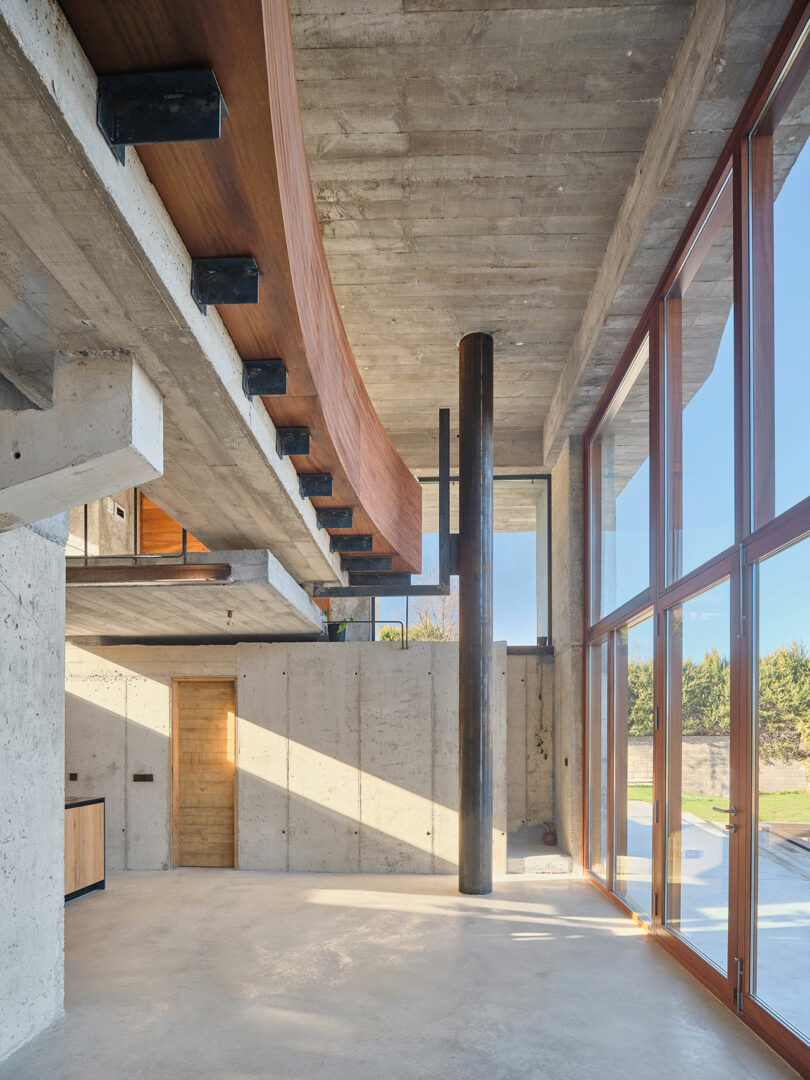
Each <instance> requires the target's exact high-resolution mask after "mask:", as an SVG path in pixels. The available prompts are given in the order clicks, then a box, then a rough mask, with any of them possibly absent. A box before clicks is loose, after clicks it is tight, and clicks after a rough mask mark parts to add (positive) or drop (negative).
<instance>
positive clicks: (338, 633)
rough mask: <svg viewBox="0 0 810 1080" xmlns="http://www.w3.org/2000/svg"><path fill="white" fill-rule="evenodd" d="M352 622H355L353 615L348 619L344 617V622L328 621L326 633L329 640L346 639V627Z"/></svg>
mask: <svg viewBox="0 0 810 1080" xmlns="http://www.w3.org/2000/svg"><path fill="white" fill-rule="evenodd" d="M350 622H354V619H353V618H351V616H350V617H349V618H348V619H344V620H343V622H328V623H327V624H326V635H327V637H328V639H329V641H345V640H346V627H347V626H348V625H349V623H350Z"/></svg>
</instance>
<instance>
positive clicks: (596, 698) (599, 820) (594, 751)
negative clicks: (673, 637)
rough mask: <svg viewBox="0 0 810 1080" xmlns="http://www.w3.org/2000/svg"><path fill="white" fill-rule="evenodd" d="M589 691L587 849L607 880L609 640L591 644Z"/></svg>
mask: <svg viewBox="0 0 810 1080" xmlns="http://www.w3.org/2000/svg"><path fill="white" fill-rule="evenodd" d="M589 662H590V669H589V670H590V674H589V693H588V698H589V701H588V714H589V718H588V753H589V758H588V770H589V772H588V775H589V781H590V783H589V786H590V794H589V799H588V852H589V863H588V865H589V866H590V868H591V870H592V871H593V873H594V874H596V875H597V876H598V877H600V878H601V879H602V880H603V881H606V880H607V752H608V692H607V670H608V647H607V640H605V641H601V642H599V643H598V644H597V645H591V647H590V657H589Z"/></svg>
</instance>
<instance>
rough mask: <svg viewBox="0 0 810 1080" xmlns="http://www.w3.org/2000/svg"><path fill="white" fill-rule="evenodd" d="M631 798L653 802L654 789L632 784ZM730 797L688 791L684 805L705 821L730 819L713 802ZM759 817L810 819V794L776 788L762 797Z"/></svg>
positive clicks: (689, 811)
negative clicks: (715, 810) (692, 793)
mask: <svg viewBox="0 0 810 1080" xmlns="http://www.w3.org/2000/svg"><path fill="white" fill-rule="evenodd" d="M627 797H628V799H635V800H637V801H638V802H646V803H651V802H652V801H653V789H652V788H651V787H646V786H644V785H640V784H639V785H631V786H630V787H629V788H628V789H627ZM727 801H728V800H727V799H721V798H719V797H716V798H714V799H712V798H710V797H709V796H708V795H690V794H689V792H684V795H683V809H684V810H685V811H686V812H687V813H689V814H694V815H695V817H699V818H703V820H704V821H728V814H716V813H715V812H714V810H712V805H713V804H717V805H719V806H722V805H723V803H725V802H727ZM759 817H760V820H761V821H810V798H808V797H807V795H805V793H804V792H803V791H774V792H773V793H772V794H770V795H760V797H759Z"/></svg>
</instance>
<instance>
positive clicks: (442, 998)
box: [0, 870, 795, 1080]
mask: <svg viewBox="0 0 810 1080" xmlns="http://www.w3.org/2000/svg"><path fill="white" fill-rule="evenodd" d="M66 940H67V945H66V957H67V958H66V968H67V1002H66V1005H67V1014H66V1016H65V1018H64V1019H63V1020H61V1021H59V1022H58V1023H56V1024H55V1025H54V1026H53V1027H51V1028H50V1029H48V1031H47V1032H45V1033H44V1034H43V1035H41V1036H38V1037H37V1038H36V1039H34V1040H32V1041H31V1042H30V1043H28V1044H27V1045H26V1046H24V1047H23V1048H22V1049H21V1050H19V1051H18V1052H17V1053H16V1054H15V1055H13V1056H12V1057H11V1058H8V1059H7V1060H6V1062H5V1063H4V1064H3V1065H1V1066H0V1080H11V1078H12V1077H13V1078H14V1080H44V1078H48V1080H112V1078H117V1077H126V1078H136V1077H137V1078H141V1077H162V1078H167V1080H192V1078H193V1080H277V1078H278V1080H282V1078H283V1080H303V1078H306V1080H327V1078H328V1080H333V1078H341V1080H342V1078H346V1080H443V1078H447V1080H485V1078H486V1080H527V1078H534V1077H537V1078H540V1077H542V1078H543V1080H569V1078H571V1080H573V1078H576V1080H583V1078H590V1077H594V1078H596V1077H598V1078H599V1080H613V1078H615V1080H653V1078H655V1080H696V1078H698V1077H699V1078H700V1080H720V1078H722V1080H727V1078H728V1077H732V1076H733V1077H738V1076H741V1077H746V1080H765V1078H776V1077H789V1076H795V1073H793V1072H792V1071H791V1070H790V1069H788V1068H787V1066H785V1065H784V1064H783V1063H781V1062H780V1060H779V1059H778V1058H777V1057H775V1055H773V1054H772V1053H771V1052H770V1051H769V1050H768V1049H767V1048H766V1047H765V1046H764V1045H763V1044H762V1043H760V1042H759V1041H758V1040H757V1039H756V1038H755V1037H754V1036H753V1035H752V1034H751V1033H750V1032H749V1031H748V1030H747V1029H746V1028H745V1027H744V1026H743V1025H742V1024H740V1023H739V1022H738V1021H737V1020H735V1019H734V1017H733V1016H731V1015H730V1014H729V1013H728V1012H727V1011H726V1010H725V1009H723V1008H722V1007H721V1006H720V1005H719V1004H718V1003H717V1002H716V1001H715V1000H714V999H713V998H712V997H711V996H710V995H709V994H708V993H706V992H705V991H704V990H703V989H702V988H701V987H700V986H699V985H698V984H697V983H696V982H695V981H694V980H692V979H691V978H690V977H689V976H688V975H687V974H686V973H685V972H684V971H682V970H681V969H680V968H679V967H678V966H677V964H675V963H674V962H673V961H672V960H670V959H669V957H668V956H667V955H666V954H665V953H664V952H663V950H661V949H660V948H659V947H658V946H657V945H655V944H654V943H653V942H652V941H650V940H649V939H648V938H647V936H646V935H645V934H644V933H643V932H642V931H640V930H639V929H637V928H636V927H635V926H634V924H633V923H632V922H630V921H629V920H628V919H627V918H625V917H624V916H623V915H622V914H621V913H620V912H619V911H618V910H617V909H616V908H615V907H614V906H613V905H612V904H611V903H610V902H609V901H607V900H605V899H604V897H602V896H600V895H599V894H598V893H597V892H596V891H595V890H594V889H593V888H592V887H591V886H589V885H587V884H586V883H585V882H583V881H581V880H578V879H571V878H550V879H548V880H545V881H543V880H538V879H537V878H533V879H526V878H516V877H513V878H511V879H510V880H508V881H502V882H499V883H498V885H497V891H496V893H495V895H494V896H492V897H487V898H484V899H480V898H471V897H460V896H459V895H458V894H457V893H456V890H455V882H454V880H453V879H452V878H447V877H394V876H390V877H366V876H336V875H335V876H332V875H314V874H288V875H286V874H280V875H273V874H252V873H235V872H233V871H226V870H176V871H173V872H171V873H165V874H161V873H152V874H147V873H129V874H115V875H112V876H111V877H110V879H109V882H108V887H107V891H106V892H104V893H96V894H92V895H89V896H87V897H85V898H83V899H81V900H79V901H76V902H74V903H73V904H71V905H70V906H69V907H68V910H67V926H66Z"/></svg>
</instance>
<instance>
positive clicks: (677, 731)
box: [665, 581, 733, 971]
mask: <svg viewBox="0 0 810 1080" xmlns="http://www.w3.org/2000/svg"><path fill="white" fill-rule="evenodd" d="M730 599H731V595H730V586H729V583H728V581H723V582H721V583H720V584H719V585H715V586H714V587H713V588H711V589H709V590H707V591H706V592H704V593H701V594H700V595H699V596H695V597H693V598H692V599H691V600H687V601H686V602H685V603H684V604H683V605H681V606H679V607H676V608H673V609H672V610H671V611H670V612H669V613H668V618H667V795H668V808H667V891H666V912H665V917H666V921H667V924H668V925H669V926H670V927H671V928H672V929H673V930H675V931H677V932H678V933H679V934H680V935H681V936H682V937H684V938H686V939H687V941H688V943H689V944H690V945H691V946H692V947H693V948H694V949H696V950H697V951H698V952H700V953H702V954H703V956H704V957H706V959H708V960H709V961H710V962H711V963H713V964H714V965H715V966H716V967H718V968H720V970H721V971H725V970H726V966H727V963H728V957H727V952H728V944H727V943H728V854H729V850H728V849H729V834H728V832H727V831H726V830H725V827H724V826H725V825H726V824H727V823H728V822H729V821H731V820H733V819H731V818H730V816H729V815H727V814H723V813H718V812H717V811H716V810H713V809H712V808H713V807H717V806H719V807H721V808H722V809H728V808H729V777H730V768H729V750H730V746H729V744H730V688H731V672H730V662H729V657H730V653H731V642H730V619H731V610H730Z"/></svg>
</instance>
